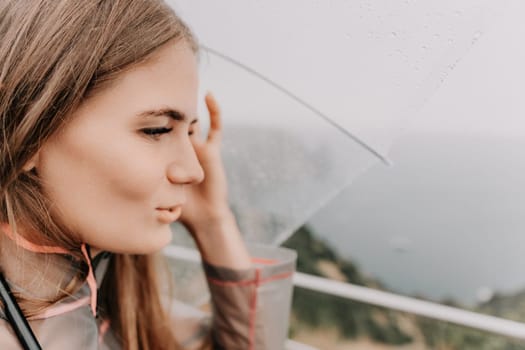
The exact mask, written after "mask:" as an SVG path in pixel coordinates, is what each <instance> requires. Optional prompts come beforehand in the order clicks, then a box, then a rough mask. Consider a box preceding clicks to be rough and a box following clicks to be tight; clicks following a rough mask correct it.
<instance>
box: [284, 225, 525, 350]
mask: <svg viewBox="0 0 525 350" xmlns="http://www.w3.org/2000/svg"><path fill="white" fill-rule="evenodd" d="M283 245H284V246H286V247H289V248H292V249H295V250H296V251H297V252H298V260H297V270H298V271H300V272H305V273H309V274H312V275H316V276H323V277H328V278H332V279H337V280H341V281H345V282H350V283H353V284H357V285H361V286H367V287H373V288H377V289H382V290H385V288H384V287H383V286H382V284H381V283H380V281H377V280H374V279H372V278H370V277H367V276H365V275H363V273H362V272H361V271H360V269H359V267H358V266H356V265H355V264H353V263H352V262H351V261H348V260H345V259H342V258H341V257H339V256H338V255H337V254H336V253H335V251H334V250H333V249H332V248H331V247H330V246H329V245H328V244H327V243H326V242H323V241H322V240H320V239H319V238H317V237H315V235H314V233H313V232H312V231H311V230H310V229H309V228H308V227H306V226H303V227H301V228H300V229H299V230H298V231H297V232H296V233H295V234H294V235H293V236H292V237H291V238H290V239H289V240H288V241H286V242H285V243H284V244H283ZM444 303H446V304H449V305H454V306H456V307H461V305H458V304H457V303H456V302H454V301H453V300H448V301H446V302H444ZM473 311H477V312H481V313H487V314H491V315H495V316H499V317H504V318H508V319H513V320H516V321H522V322H525V291H522V292H520V293H516V294H515V295H511V296H505V295H496V296H495V297H493V298H492V300H490V301H489V302H487V303H485V304H483V305H479V306H478V307H476V308H474V309H473ZM290 332H291V334H290V336H291V337H292V338H294V337H295V336H298V335H304V334H308V333H310V334H312V332H314V333H315V332H319V336H321V335H322V337H325V338H326V337H327V336H331V337H335V338H337V339H334V340H333V344H335V343H336V342H337V343H338V344H339V343H341V342H345V343H344V344H348V346H349V347H348V348H349V349H353V348H354V347H353V346H350V345H351V344H353V342H357V341H360V340H362V339H367V340H369V341H370V344H378V345H379V347H378V346H376V345H374V346H370V347H368V348H370V349H398V348H399V349H442V350H453V349H461V350H463V349H466V350H474V349H476V350H485V349H486V350H489V349H505V350H518V349H525V344H524V343H522V342H521V343H520V342H517V341H514V340H512V339H506V338H503V337H498V336H494V335H491V334H487V333H483V332H480V331H476V330H472V329H466V328H463V327H458V326H455V325H450V324H447V323H444V322H438V321H434V320H430V319H425V318H421V317H417V316H413V315H406V314H403V313H400V312H396V311H392V310H387V309H384V308H379V307H375V306H370V305H367V304H363V303H359V302H354V301H351V300H346V299H344V298H339V297H334V296H329V295H325V294H321V293H317V292H312V291H309V290H306V289H302V288H296V289H295V291H294V301H293V306H292V319H291V331H290ZM328 343H329V342H328ZM329 344H332V343H329ZM360 344H361V343H360ZM367 344H369V343H367ZM314 345H315V344H314ZM381 345H382V346H383V347H381ZM343 348H344V349H346V348H347V347H344V346H343V347H338V349H343ZM359 348H363V349H364V348H365V347H364V346H361V345H360V347H359Z"/></svg>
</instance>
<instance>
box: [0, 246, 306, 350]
mask: <svg viewBox="0 0 525 350" xmlns="http://www.w3.org/2000/svg"><path fill="white" fill-rule="evenodd" d="M84 250H85V249H84ZM249 250H250V252H251V253H252V256H253V266H252V268H250V269H248V270H231V269H227V268H222V267H219V266H213V265H210V264H208V263H206V262H203V268H204V271H205V275H206V279H207V282H208V287H209V291H210V295H211V302H212V306H213V312H212V313H211V314H210V313H207V312H204V311H202V310H200V309H196V308H194V307H192V306H190V305H188V304H184V303H182V302H179V301H176V300H171V302H169V303H167V305H169V310H168V311H169V315H170V316H171V319H172V324H173V331H174V334H175V336H176V337H177V339H178V340H179V343H180V344H181V346H182V347H183V349H228V350H235V349H239V350H240V349H243V350H247V349H250V350H262V349H272V350H276V349H282V348H283V347H284V340H285V339H286V335H287V325H288V316H289V310H290V301H291V292H292V274H293V272H294V269H295V257H296V255H295V252H293V251H290V250H288V249H284V248H276V247H269V246H262V245H257V246H249ZM86 254H87V253H86ZM86 254H85V255H86ZM87 256H88V257H89V254H87ZM111 258H112V254H110V253H100V254H99V255H97V256H96V257H95V258H94V259H92V260H91V259H90V261H91V265H92V269H91V270H90V274H89V276H88V279H87V281H86V282H85V283H84V285H83V286H82V287H81V288H80V289H79V290H78V291H77V292H76V293H75V294H74V295H72V296H69V297H67V298H66V299H64V300H62V301H61V302H59V303H58V304H55V305H53V306H52V307H50V308H49V309H47V310H45V311H44V312H42V313H41V314H39V315H37V316H36V317H33V318H30V319H29V320H28V321H29V324H30V326H31V328H32V329H33V332H34V333H35V335H36V337H37V339H38V341H39V342H40V344H41V346H42V348H43V349H46V350H66V349H67V350H69V349H82V350H84V349H85V350H95V349H105V350H110V349H111V350H115V349H121V345H120V344H119V342H118V340H117V338H116V336H115V334H114V332H113V331H112V328H111V324H110V323H109V322H108V321H107V320H105V319H103V318H101V317H100V316H99V313H98V310H97V305H96V289H97V287H98V286H100V285H101V282H102V280H103V279H104V276H105V272H106V269H107V266H108V263H109V261H110V259H111ZM11 289H12V290H16V289H17V286H16V285H11ZM144 302H147V301H144ZM0 349H21V345H20V344H19V342H18V339H17V337H16V335H15V333H14V331H13V329H12V328H11V326H10V324H9V322H8V321H7V318H6V317H5V314H4V313H3V311H0Z"/></svg>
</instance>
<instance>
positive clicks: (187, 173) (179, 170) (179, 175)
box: [167, 141, 204, 185]
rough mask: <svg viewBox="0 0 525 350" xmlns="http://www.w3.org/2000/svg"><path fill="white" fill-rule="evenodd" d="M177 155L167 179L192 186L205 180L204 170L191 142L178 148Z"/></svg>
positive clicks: (169, 166) (169, 168) (169, 169)
mask: <svg viewBox="0 0 525 350" xmlns="http://www.w3.org/2000/svg"><path fill="white" fill-rule="evenodd" d="M175 155H176V156H175V159H174V160H173V161H172V162H171V163H170V164H169V165H168V169H167V177H168V180H169V181H170V182H171V183H173V184H179V185H180V184H188V185H192V184H198V183H200V182H202V180H204V170H203V169H202V166H201V164H200V162H199V159H198V158H197V154H196V153H195V149H194V148H193V145H192V144H191V142H190V141H187V142H185V143H184V145H183V146H182V147H180V148H178V149H177V150H176V151H175Z"/></svg>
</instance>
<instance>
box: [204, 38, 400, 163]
mask: <svg viewBox="0 0 525 350" xmlns="http://www.w3.org/2000/svg"><path fill="white" fill-rule="evenodd" d="M200 47H201V48H202V49H204V50H205V51H207V52H209V53H211V54H213V55H215V56H217V57H219V58H221V59H223V60H225V61H227V62H229V63H231V64H233V65H235V66H237V67H239V68H241V69H243V70H244V71H246V72H248V73H250V74H251V75H253V76H256V77H257V78H259V79H261V80H262V81H264V82H265V83H267V84H268V85H270V86H272V87H274V88H275V89H277V90H279V91H281V92H282V93H283V94H285V95H286V96H288V97H290V98H291V99H293V100H294V101H296V102H297V103H299V104H300V105H302V106H304V107H305V108H307V109H308V110H310V111H312V112H313V113H315V114H316V115H317V116H319V117H321V118H322V119H324V120H325V121H326V122H327V123H329V124H330V125H332V126H333V127H335V128H336V129H338V130H339V131H341V132H342V133H343V134H345V135H346V136H348V137H349V138H351V139H352V140H354V142H356V143H357V144H359V145H360V146H361V147H363V148H364V149H366V150H367V151H368V152H370V153H372V154H373V155H374V156H376V157H377V158H378V159H379V160H381V162H383V163H384V164H386V165H389V166H390V165H391V164H392V162H391V161H390V160H389V159H388V158H386V157H385V156H383V155H382V154H381V153H379V152H378V151H376V150H375V149H374V148H372V147H371V146H370V145H368V144H367V143H365V142H364V141H363V140H361V139H360V138H359V137H357V136H356V135H354V134H352V133H351V132H350V131H348V130H347V129H345V128H343V127H342V126H341V125H339V124H337V123H336V122H334V121H333V120H332V119H330V117H328V116H327V115H326V114H324V113H323V112H321V111H320V110H318V109H317V108H315V107H314V106H312V105H311V104H309V103H308V102H306V101H304V100H303V99H301V98H300V97H299V96H297V95H295V94H294V93H293V92H291V91H290V90H288V89H286V88H285V87H283V86H281V85H279V84H278V83H276V82H274V81H273V80H271V79H270V78H268V77H266V76H264V75H263V74H261V73H259V72H258V71H256V70H255V69H253V68H251V67H249V66H247V65H245V64H244V63H242V62H239V61H237V60H236V59H234V58H232V57H230V56H227V55H225V54H223V53H221V52H219V51H217V50H215V49H212V48H210V47H208V46H205V45H202V44H201V45H200Z"/></svg>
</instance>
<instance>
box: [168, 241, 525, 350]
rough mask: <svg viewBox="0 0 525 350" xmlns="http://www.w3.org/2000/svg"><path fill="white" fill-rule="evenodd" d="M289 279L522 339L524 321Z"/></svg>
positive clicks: (189, 254)
mask: <svg viewBox="0 0 525 350" xmlns="http://www.w3.org/2000/svg"><path fill="white" fill-rule="evenodd" d="M164 253H165V255H166V256H169V257H173V258H179V259H183V260H188V261H194V262H199V261H200V255H199V253H198V252H197V251H196V250H194V249H189V248H183V247H179V246H168V247H167V248H165V250H164ZM293 281H294V285H295V286H296V287H301V288H305V289H310V290H313V291H317V292H320V293H325V294H329V295H335V296H339V297H342V298H346V299H351V300H355V301H359V302H363V303H367V304H372V305H377V306H382V307H386V308H389V309H394V310H397V311H402V312H406V313H410V314H414V315H419V316H424V317H428V318H432V319H435V320H440V321H445V322H450V323H453V324H456V325H460V326H465V327H469V328H475V329H479V330H481V331H486V332H490V333H494V334H497V335H502V336H506V337H511V338H516V339H521V340H525V324H524V323H520V322H516V321H510V320H506V319H503V318H499V317H494V316H488V315H483V314H480V313H476V312H471V311H466V310H462V309H458V308H454V307H450V306H445V305H442V304H438V303H433V302H429V301H423V300H418V299H415V298H410V297H405V296H401V295H397V294H394V293H388V292H383V291H380V290H376V289H372V288H367V287H361V286H357V285H353V284H350V283H344V282H339V281H334V280H330V279H327V278H322V277H317V276H313V275H308V274H305V273H300V272H296V273H295V275H294V278H293ZM291 349H292V348H291ZM298 349H300V348H298ZM304 349H308V348H304Z"/></svg>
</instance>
